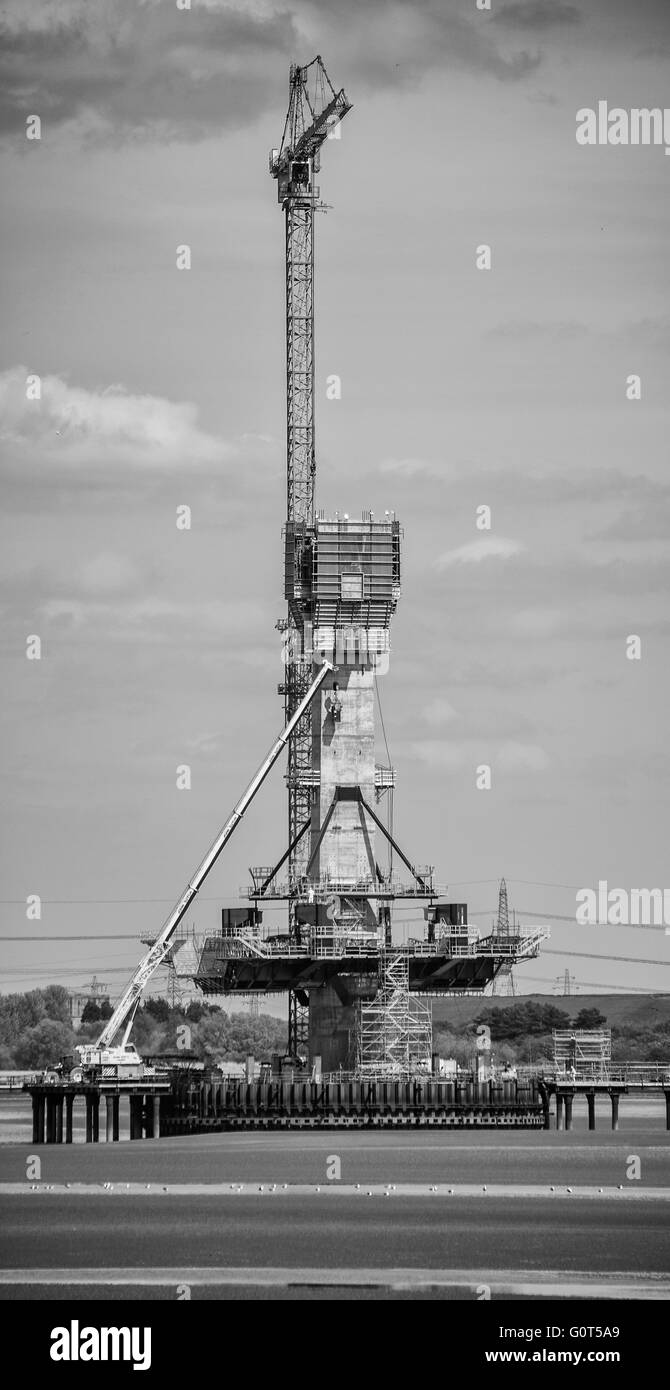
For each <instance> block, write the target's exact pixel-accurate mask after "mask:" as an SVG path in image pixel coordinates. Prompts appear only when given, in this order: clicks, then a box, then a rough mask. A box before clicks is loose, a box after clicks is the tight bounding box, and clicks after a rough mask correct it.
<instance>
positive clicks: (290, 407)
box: [270, 54, 351, 1052]
mask: <svg viewBox="0 0 670 1390" xmlns="http://www.w3.org/2000/svg"><path fill="white" fill-rule="evenodd" d="M349 110H351V105H350V103H349V102H348V101H347V99H346V96H345V94H344V91H340V92H336V91H335V89H334V87H333V86H332V84H331V82H330V79H329V77H328V74H327V72H326V69H325V67H324V65H323V62H322V60H321V58H320V57H319V55H318V54H317V56H316V58H314V59H313V60H312V62H311V63H308V64H307V66H306V67H300V66H299V65H298V64H292V66H291V70H290V78H289V106H288V112H287V115H286V121H285V124H284V133H283V135H282V141H281V146H280V148H279V149H278V150H272V151H271V153H270V173H271V174H272V177H273V178H274V179H276V180H277V197H278V200H279V202H280V204H281V206H282V207H283V209H284V218H285V225H286V482H287V488H286V520H287V528H290V529H293V528H294V527H296V526H297V527H303V526H304V527H312V526H313V524H314V486H315V476H316V453H315V443H314V213H315V211H316V210H317V207H318V205H319V204H318V199H319V189H318V187H317V186H316V184H315V182H314V175H315V174H316V173H318V170H319V167H320V150H321V146H322V144H323V142H324V140H326V139H327V138H328V135H329V133H330V132H331V131H332V130H333V129H334V127H335V126H336V125H337V124H338V123H339V121H341V120H342V119H343V117H344V116H346V114H347V111H349ZM278 626H279V627H280V628H281V629H282V630H283V631H284V632H285V634H286V638H285V653H286V657H287V660H286V668H285V669H286V679H285V682H284V683H283V685H282V686H280V693H281V694H283V695H284V700H285V714H286V719H287V721H288V719H289V718H290V716H291V715H292V714H293V711H294V710H295V709H296V708H297V706H298V704H299V702H300V700H301V699H302V698H303V696H304V694H305V692H306V691H307V689H308V687H309V683H310V679H311V662H312V656H311V641H310V640H309V638H308V640H307V642H306V640H305V619H304V614H303V613H301V612H300V611H299V610H298V609H296V607H295V605H292V604H291V602H290V601H289V610H288V617H287V618H286V619H280V622H279V624H278ZM311 769H312V723H311V716H310V715H309V714H307V715H305V717H304V719H302V720H301V721H300V723H299V724H298V727H297V729H296V731H295V733H294V734H293V736H292V737H291V739H290V741H289V747H288V768H287V774H286V779H287V786H288V833H289V846H290V848H289V855H288V875H289V883H290V884H292V885H293V884H296V883H297V882H298V881H299V879H300V876H301V874H302V873H303V872H304V869H305V866H306V863H307V858H306V856H307V845H306V843H305V841H304V837H301V833H300V832H301V829H302V827H303V826H304V825H305V824H306V822H307V821H308V820H309V817H310V811H311V801H312V791H311V778H310V773H311ZM301 841H302V843H301ZM289 929H290V931H291V933H293V932H294V931H295V905H294V903H293V902H292V901H290V902H289ZM306 1026H307V1025H306V1017H305V1011H304V1010H301V1008H300V1006H299V1001H298V1000H297V998H296V995H295V993H294V992H293V991H291V992H290V996H289V1044H288V1045H289V1052H297V1051H298V1049H299V1044H300V1043H301V1042H303V1041H304V1039H303V1037H302V1036H300V1035H301V1034H304V1033H305V1030H306Z"/></svg>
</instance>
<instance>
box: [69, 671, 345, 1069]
mask: <svg viewBox="0 0 670 1390" xmlns="http://www.w3.org/2000/svg"><path fill="white" fill-rule="evenodd" d="M332 670H334V667H333V666H332V664H331V662H329V661H324V663H323V665H322V666H321V667H320V669H319V671H318V673H317V675H316V676H315V678H314V680H313V681H312V684H311V685H310V687H309V690H308V691H307V693H306V695H305V697H304V699H303V700H302V701H301V702H300V704H299V706H298V708H297V709H296V710H295V712H294V714H293V715H292V717H291V718H290V719H289V721H288V723H287V725H286V727H285V729H283V730H282V732H281V733H280V735H279V737H278V738H277V739H276V741H275V743H274V744H273V745H272V748H271V749H270V752H269V753H268V754H267V757H266V758H264V760H263V762H262V763H261V765H260V767H259V769H258V771H257V773H256V775H255V776H254V777H253V778H252V780H251V782H250V783H249V785H248V787H247V789H246V791H245V792H244V794H243V796H241V797H240V800H239V801H238V802H237V805H236V806H235V809H234V810H233V811H232V813H231V815H230V816H229V817H228V820H227V821H226V823H225V825H224V826H223V827H222V829H221V830H220V831H219V833H218V835H217V837H216V839H215V840H214V843H213V844H212V846H211V848H210V849H209V850H208V851H207V854H206V855H205V857H204V859H203V860H202V863H201V864H200V866H199V867H198V868H197V869H196V871H195V873H194V875H193V877H192V878H191V879H189V882H188V884H187V886H186V888H185V889H184V892H183V893H182V895H181V897H180V898H179V901H178V902H177V903H176V904H175V906H174V907H173V909H172V912H171V913H170V915H169V917H168V918H167V919H166V921H165V923H164V924H163V927H162V928H161V931H160V933H159V935H158V936H157V937H156V940H155V941H154V943H153V945H152V946H151V948H150V950H149V951H148V952H147V954H146V956H144V958H143V960H141V961H140V964H139V965H138V967H137V970H136V971H135V974H134V975H133V978H132V980H131V981H130V984H129V985H128V987H127V989H126V990H125V991H124V993H123V994H122V996H121V998H120V1000H119V1002H118V1004H117V1006H116V1008H115V1010H114V1012H113V1014H112V1016H111V1018H110V1019H109V1020H108V1022H107V1023H106V1024H105V1027H104V1029H103V1031H102V1033H101V1034H100V1037H99V1038H98V1041H97V1043H96V1044H95V1049H96V1050H98V1049H101V1048H105V1047H109V1046H110V1045H111V1043H112V1041H113V1039H114V1037H115V1036H116V1034H117V1032H118V1030H119V1028H121V1027H122V1026H123V1024H124V1023H126V1022H127V1020H129V1023H128V1032H129V1031H130V1025H131V1024H132V1020H133V1018H134V1015H135V1010H136V1008H137V1005H138V1004H139V1001H140V998H141V996H142V992H143V990H144V988H145V986H146V985H147V983H148V981H149V979H150V978H151V976H152V975H153V973H154V971H155V970H157V969H158V967H159V965H161V964H162V962H163V961H164V960H165V957H166V955H167V953H168V950H169V947H170V941H171V940H172V937H173V936H174V933H175V931H176V929H177V927H178V926H179V923H180V922H181V920H182V918H183V916H184V914H185V913H186V912H188V909H189V907H190V905H191V903H192V902H193V899H194V898H195V896H196V893H197V892H198V890H199V888H200V887H201V885H202V884H203V883H204V881H205V879H206V877H207V875H208V873H209V871H210V869H211V868H213V866H214V864H215V863H216V861H217V859H218V857H219V855H220V853H221V851H222V849H223V847H224V845H226V844H227V843H228V840H229V839H230V837H231V835H232V834H233V831H234V830H235V829H236V827H237V826H238V825H239V823H240V821H241V819H242V816H243V815H244V813H245V811H246V809H247V807H248V806H249V805H250V803H251V802H252V801H253V799H254V797H255V795H256V792H257V791H258V789H259V787H261V786H262V784H263V782H264V781H265V778H266V777H267V775H268V773H269V771H270V769H271V767H272V766H273V764H274V763H275V762H276V761H277V758H278V757H279V754H280V753H281V751H282V749H283V748H284V747H285V746H286V744H287V743H288V740H289V738H290V737H291V734H292V732H293V729H294V728H295V726H296V724H297V723H298V721H299V720H300V719H301V718H302V717H303V715H304V714H305V712H306V710H307V709H308V708H309V705H310V704H311V702H312V699H313V698H314V696H315V695H316V692H317V690H318V689H319V688H320V686H321V685H322V684H323V681H324V680H325V678H326V676H327V674H328V672H329V671H332Z"/></svg>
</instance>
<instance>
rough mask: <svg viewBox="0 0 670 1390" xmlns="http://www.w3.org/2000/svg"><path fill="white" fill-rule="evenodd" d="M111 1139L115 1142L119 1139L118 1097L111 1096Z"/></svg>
mask: <svg viewBox="0 0 670 1390" xmlns="http://www.w3.org/2000/svg"><path fill="white" fill-rule="evenodd" d="M112 1139H113V1141H114V1143H115V1144H117V1143H118V1140H119V1097H118V1096H112Z"/></svg>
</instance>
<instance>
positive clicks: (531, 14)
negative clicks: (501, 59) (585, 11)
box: [492, 0, 582, 29]
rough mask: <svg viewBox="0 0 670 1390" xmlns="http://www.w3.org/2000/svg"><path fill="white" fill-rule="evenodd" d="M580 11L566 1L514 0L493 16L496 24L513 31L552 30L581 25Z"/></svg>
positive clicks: (496, 11)
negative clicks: (563, 26)
mask: <svg viewBox="0 0 670 1390" xmlns="http://www.w3.org/2000/svg"><path fill="white" fill-rule="evenodd" d="M581 17H582V16H581V14H580V11H579V10H578V9H577V7H576V5H569V4H567V3H566V0H513V3H511V4H508V5H502V6H501V7H500V8H499V9H497V10H495V13H494V14H493V16H492V19H493V21H494V23H496V24H504V25H507V26H509V27H510V28H513V29H550V28H553V27H554V26H555V25H559V24H579V23H580V21H581Z"/></svg>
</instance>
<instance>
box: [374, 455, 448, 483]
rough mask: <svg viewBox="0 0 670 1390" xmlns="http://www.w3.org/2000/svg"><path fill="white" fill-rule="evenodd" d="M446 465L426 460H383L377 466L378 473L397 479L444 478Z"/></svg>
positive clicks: (446, 469)
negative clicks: (388, 474)
mask: <svg viewBox="0 0 670 1390" xmlns="http://www.w3.org/2000/svg"><path fill="white" fill-rule="evenodd" d="M447 471H448V467H447V464H446V463H441V464H435V463H431V462H430V461H429V460H428V459H414V458H403V459H384V460H383V461H382V463H380V465H379V472H380V473H390V474H392V475H393V476H394V477H399V478H417V477H419V476H420V475H421V476H423V477H429V478H444V477H446V475H447Z"/></svg>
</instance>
